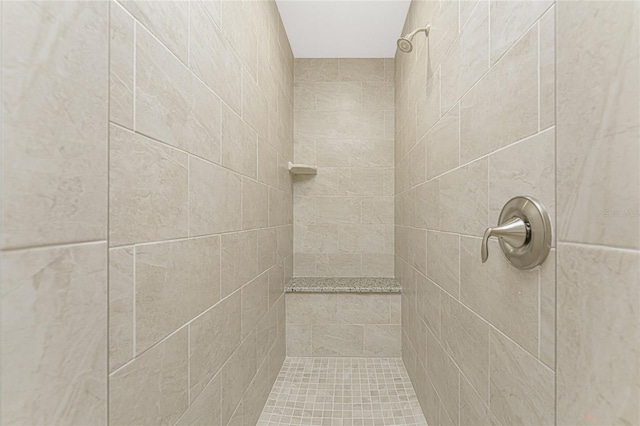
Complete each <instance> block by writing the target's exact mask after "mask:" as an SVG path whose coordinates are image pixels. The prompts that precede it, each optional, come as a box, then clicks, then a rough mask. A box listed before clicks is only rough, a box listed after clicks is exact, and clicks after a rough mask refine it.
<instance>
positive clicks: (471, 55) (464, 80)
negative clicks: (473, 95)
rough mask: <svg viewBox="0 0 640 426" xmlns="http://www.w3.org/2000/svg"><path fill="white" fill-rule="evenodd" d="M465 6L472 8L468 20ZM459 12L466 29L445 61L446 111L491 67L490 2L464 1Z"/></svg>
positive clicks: (444, 104)
mask: <svg viewBox="0 0 640 426" xmlns="http://www.w3.org/2000/svg"><path fill="white" fill-rule="evenodd" d="M465 5H467V6H466V10H471V11H472V12H469V13H471V15H470V17H469V18H468V21H467V20H466V19H464V18H463V17H462V15H463V8H464V6H465ZM474 8H475V9H474ZM460 15H461V20H462V19H464V20H465V26H464V29H463V30H462V32H461V33H460V36H459V37H458V38H457V39H456V41H455V42H454V43H453V46H452V47H451V50H450V51H449V52H447V56H446V58H445V59H444V61H443V62H442V70H441V72H442V111H443V112H444V111H449V110H450V109H451V108H453V107H454V106H455V105H456V103H457V102H458V100H459V99H460V98H461V97H462V96H463V95H464V94H465V93H466V92H467V91H468V90H469V89H470V88H471V87H472V86H473V84H474V83H475V82H476V81H478V79H479V78H480V77H481V76H482V75H483V74H484V73H485V72H486V71H487V70H488V69H489V1H488V0H480V1H476V2H475V3H472V2H468V1H461V2H460ZM461 23H462V22H461Z"/></svg>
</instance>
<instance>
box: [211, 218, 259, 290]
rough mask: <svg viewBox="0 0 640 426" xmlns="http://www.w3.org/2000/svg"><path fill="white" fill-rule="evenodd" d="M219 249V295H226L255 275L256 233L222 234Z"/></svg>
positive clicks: (256, 258)
mask: <svg viewBox="0 0 640 426" xmlns="http://www.w3.org/2000/svg"><path fill="white" fill-rule="evenodd" d="M221 249H222V256H221V258H220V261H221V280H222V287H221V289H222V293H221V296H222V297H226V296H227V295H229V294H231V293H233V292H234V291H236V290H237V289H239V288H240V287H242V286H243V285H245V284H247V283H248V282H249V281H251V280H252V279H254V278H255V277H256V275H257V268H258V234H257V232H256V231H246V232H239V233H236V234H225V235H222V237H221Z"/></svg>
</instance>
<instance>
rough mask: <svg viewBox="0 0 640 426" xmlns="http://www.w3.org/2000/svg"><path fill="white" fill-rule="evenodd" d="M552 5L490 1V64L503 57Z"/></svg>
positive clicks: (548, 0)
mask: <svg viewBox="0 0 640 426" xmlns="http://www.w3.org/2000/svg"><path fill="white" fill-rule="evenodd" d="M553 3H554V2H553V1H552V0H542V1H519V2H506V1H499V0H491V64H492V65H493V64H494V63H495V62H496V61H497V60H498V59H499V58H500V57H501V56H502V55H504V53H505V52H506V51H507V50H509V48H510V47H511V46H512V45H513V44H514V42H516V41H517V40H518V39H519V38H520V37H521V36H522V35H523V34H524V33H525V32H527V30H528V29H529V28H530V27H531V25H532V24H533V23H534V22H536V21H537V20H538V19H539V18H540V17H541V16H542V14H543V13H544V11H545V10H547V9H548V8H549V7H550V6H551V5H553Z"/></svg>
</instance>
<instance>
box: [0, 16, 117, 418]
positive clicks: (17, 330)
mask: <svg viewBox="0 0 640 426" xmlns="http://www.w3.org/2000/svg"><path fill="white" fill-rule="evenodd" d="M3 6H4V5H3ZM5 12H6V10H5ZM2 271H3V276H2V278H3V279H2V406H3V409H2V419H3V423H7V424H25V423H27V424H34V423H39V422H43V423H49V424H51V423H75V424H99V423H104V422H105V421H106V419H105V414H106V407H107V399H106V398H107V395H106V385H107V384H106V377H107V351H108V348H107V345H106V342H107V340H106V339H107V328H106V327H107V246H106V244H105V243H104V242H101V243H92V244H82V245H76V246H70V247H60V248H41V249H35V250H21V251H13V252H4V253H3V254H2ZM54 372H55V374H54Z"/></svg>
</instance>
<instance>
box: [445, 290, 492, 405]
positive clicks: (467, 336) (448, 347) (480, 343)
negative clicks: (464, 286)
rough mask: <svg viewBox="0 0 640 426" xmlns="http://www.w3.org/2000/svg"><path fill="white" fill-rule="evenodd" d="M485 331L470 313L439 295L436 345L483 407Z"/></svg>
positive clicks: (486, 399)
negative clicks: (439, 333) (439, 324)
mask: <svg viewBox="0 0 640 426" xmlns="http://www.w3.org/2000/svg"><path fill="white" fill-rule="evenodd" d="M489 330H490V326H489V324H487V323H486V322H484V321H483V320H482V319H481V318H480V317H479V316H477V315H476V314H475V313H474V312H472V311H471V310H469V309H468V308H467V307H465V306H464V305H462V304H460V303H459V302H458V301H456V300H455V299H453V298H452V297H450V296H449V295H446V294H443V295H442V338H441V339H440V341H441V342H442V346H443V347H444V350H445V351H446V352H447V353H448V354H449V355H450V356H451V357H452V358H453V360H454V361H455V362H456V364H457V365H458V367H459V368H460V371H462V373H463V374H464V376H465V377H466V380H469V383H471V384H472V386H473V388H474V389H475V392H476V393H477V394H478V395H480V397H481V398H482V401H484V403H485V404H488V403H489V393H488V392H489ZM462 381H465V380H462Z"/></svg>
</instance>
